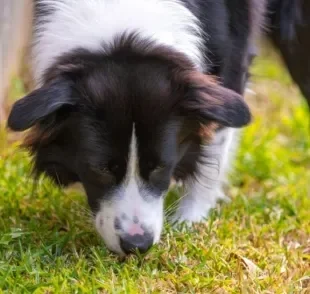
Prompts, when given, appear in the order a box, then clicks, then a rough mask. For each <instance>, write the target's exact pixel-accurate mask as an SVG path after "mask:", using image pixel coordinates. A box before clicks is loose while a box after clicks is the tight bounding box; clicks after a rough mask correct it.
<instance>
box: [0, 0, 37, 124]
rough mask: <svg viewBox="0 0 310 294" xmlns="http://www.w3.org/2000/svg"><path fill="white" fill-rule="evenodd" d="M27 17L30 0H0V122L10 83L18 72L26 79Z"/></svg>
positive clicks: (3, 113) (28, 35)
mask: <svg viewBox="0 0 310 294" xmlns="http://www.w3.org/2000/svg"><path fill="white" fill-rule="evenodd" d="M31 20H32V1H31V0H0V124H3V123H4V120H5V117H6V115H7V106H8V99H9V96H10V93H9V92H10V85H11V83H14V80H15V83H16V79H17V77H21V76H22V78H23V80H24V81H25V83H26V84H27V83H28V82H29V83H30V78H29V76H28V77H27V75H28V69H27V68H25V66H27V62H24V61H25V59H26V58H27V55H28V47H29V46H28V44H29V40H30V32H31ZM16 86H17V87H18V85H16ZM20 86H21V85H20Z"/></svg>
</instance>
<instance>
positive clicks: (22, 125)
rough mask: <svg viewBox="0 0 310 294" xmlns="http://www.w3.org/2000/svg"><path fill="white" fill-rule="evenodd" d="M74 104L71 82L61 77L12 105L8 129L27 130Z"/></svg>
mask: <svg viewBox="0 0 310 294" xmlns="http://www.w3.org/2000/svg"><path fill="white" fill-rule="evenodd" d="M75 104H76V101H75V99H74V97H73V95H72V85H71V81H70V80H69V79H67V78H63V77H59V78H56V79H55V80H53V81H51V82H50V83H48V84H46V85H44V86H42V87H41V88H39V89H37V90H34V91H33V92H31V93H30V94H28V95H27V96H25V97H23V98H22V99H20V100H18V101H17V102H16V103H15V104H14V105H13V107H12V110H11V113H10V115H9V118H8V127H9V128H11V129H12V130H13V131H24V130H27V129H29V128H30V127H32V126H33V125H34V124H35V123H37V122H39V121H41V120H42V119H44V118H46V117H47V116H48V115H51V114H54V113H55V112H56V111H58V110H59V109H60V108H62V107H65V106H73V105H75Z"/></svg>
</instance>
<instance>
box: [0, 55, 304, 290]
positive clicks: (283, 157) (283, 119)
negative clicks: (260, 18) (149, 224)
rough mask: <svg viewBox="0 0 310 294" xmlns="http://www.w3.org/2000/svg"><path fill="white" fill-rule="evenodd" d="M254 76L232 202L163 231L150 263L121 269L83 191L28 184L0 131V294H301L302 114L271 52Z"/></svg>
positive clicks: (23, 159) (23, 166)
mask: <svg viewBox="0 0 310 294" xmlns="http://www.w3.org/2000/svg"><path fill="white" fill-rule="evenodd" d="M252 72H253V78H252V79H253V85H252V89H253V90H254V91H255V92H256V94H255V95H253V94H252V95H248V98H247V99H248V101H249V103H250V105H251V108H252V110H253V114H254V121H253V123H252V124H251V125H250V126H249V127H247V128H246V129H245V130H244V133H243V138H242V142H241V148H240V151H239V153H238V156H237V160H236V163H235V169H234V170H233V172H232V174H231V188H230V189H229V190H228V194H229V195H230V196H231V198H232V201H231V203H226V204H222V205H219V206H218V208H217V209H215V210H214V211H213V212H212V214H211V215H210V217H209V219H208V221H206V222H205V223H204V224H200V225H196V226H194V228H192V230H191V231H189V230H186V229H185V228H183V229H179V230H173V229H171V228H170V227H168V226H166V228H165V231H164V233H163V237H162V241H161V243H160V244H159V245H157V246H155V247H154V248H153V249H152V250H151V251H150V252H149V254H147V255H146V256H139V257H134V256H131V257H129V258H128V259H127V260H125V261H122V260H119V259H118V257H116V256H114V255H113V254H110V253H109V252H108V251H107V250H106V248H105V247H104V245H103V242H102V241H101V240H100V238H99V237H98V236H97V235H96V232H95V230H94V228H93V226H92V221H91V218H90V213H89V210H88V207H87V205H86V201H85V197H84V196H83V193H82V192H80V191H79V190H77V189H69V190H66V191H61V190H59V189H58V188H56V187H54V186H53V185H52V184H51V183H50V182H49V181H48V180H47V179H40V180H39V182H38V183H36V185H34V182H33V181H32V179H31V177H30V165H29V157H28V156H27V154H26V153H25V152H23V151H21V150H20V149H19V148H18V143H14V144H12V143H8V144H7V140H8V139H10V136H11V135H10V136H8V134H5V132H3V131H2V133H1V134H0V293H98V292H99V293H310V184H309V182H310V138H309V133H310V132H309V119H308V117H309V116H308V109H307V106H306V103H305V102H304V100H303V98H302V97H301V95H300V94H299V92H298V90H297V88H296V87H295V86H294V85H293V84H292V82H291V80H290V78H289V76H288V75H287V73H286V71H285V70H284V69H283V68H282V67H281V65H280V63H279V61H278V59H277V58H276V56H275V55H274V54H273V53H270V52H269V51H268V52H267V51H266V52H265V53H264V55H263V57H261V58H259V59H258V60H257V61H256V64H255V66H254V68H253V70H252ZM12 89H13V90H12V93H11V96H12V97H13V98H14V96H16V95H17V93H16V92H18V93H20V92H21V89H22V85H21V83H20V81H15V82H14V83H13V88H12ZM8 146H9V147H8ZM172 194H175V193H172ZM1 289H2V290H1Z"/></svg>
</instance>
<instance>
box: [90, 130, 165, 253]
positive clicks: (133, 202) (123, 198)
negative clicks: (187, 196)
mask: <svg viewBox="0 0 310 294" xmlns="http://www.w3.org/2000/svg"><path fill="white" fill-rule="evenodd" d="M128 158H129V160H128V164H127V173H126V177H125V179H124V181H123V183H122V184H121V186H120V187H119V189H118V190H117V192H116V193H115V195H110V201H102V203H101V208H100V211H99V212H98V214H97V216H96V228H97V230H98V231H99V233H100V235H101V236H102V237H103V239H104V240H105V242H106V245H107V246H108V247H109V248H110V249H111V250H113V251H115V252H117V253H119V254H122V253H123V252H122V250H121V248H120V245H119V236H120V235H121V234H122V233H126V232H129V231H130V229H131V227H132V226H133V224H134V219H135V218H137V219H138V220H139V223H138V224H139V225H143V227H145V228H147V229H148V231H150V232H152V233H153V234H154V243H157V242H158V241H159V239H160V235H161V230H162V226H163V197H158V196H155V197H152V195H149V194H150V193H149V191H147V190H146V189H143V180H142V179H141V177H140V175H139V166H138V146H137V138H136V134H135V129H134V127H133V133H132V137H131V142H130V149H129V157H128ZM145 196H147V197H145ZM116 217H118V218H119V219H120V222H121V227H122V229H123V231H121V230H116V229H115V226H114V221H115V218H116ZM102 222H103V225H101V223H102Z"/></svg>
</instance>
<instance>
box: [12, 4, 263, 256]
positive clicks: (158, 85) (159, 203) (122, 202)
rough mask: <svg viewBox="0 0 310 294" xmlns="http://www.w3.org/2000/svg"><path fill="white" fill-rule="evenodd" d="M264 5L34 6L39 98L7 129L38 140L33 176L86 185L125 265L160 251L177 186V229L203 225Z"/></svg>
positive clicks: (238, 120) (232, 133)
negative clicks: (155, 248) (178, 184)
mask: <svg viewBox="0 0 310 294" xmlns="http://www.w3.org/2000/svg"><path fill="white" fill-rule="evenodd" d="M267 4H268V3H266V2H265V1H262V0H217V1H214V0H133V1H127V0H53V1H51V0H37V1H35V22H34V44H33V51H32V52H33V61H34V77H35V80H36V85H37V87H36V89H35V90H34V91H33V92H31V93H30V94H28V95H27V96H25V97H24V98H22V99H20V100H19V101H17V102H16V103H15V104H14V105H13V108H12V110H11V113H10V116H9V119H8V126H9V127H10V128H11V129H12V130H14V131H24V130H27V129H30V132H29V133H28V135H27V138H26V140H25V145H26V146H27V148H28V149H29V150H30V152H31V154H32V156H33V164H34V171H35V174H36V176H39V175H41V174H45V175H47V176H48V177H50V178H51V179H53V180H54V182H55V183H56V184H58V185H60V186H67V185H69V184H72V183H74V182H81V183H82V184H83V186H84V188H85V191H86V194H87V199H88V203H89V206H90V208H91V210H92V212H93V215H94V222H95V226H96V229H97V231H98V232H99V234H100V235H101V236H102V238H103V240H104V242H105V244H106V245H107V247H108V248H109V249H110V250H111V251H113V252H115V253H117V254H119V255H121V256H123V255H126V254H129V253H131V252H133V251H139V252H141V253H145V252H147V251H148V249H149V248H150V247H151V246H152V245H153V244H155V243H157V242H158V241H159V240H160V235H161V231H162V227H163V221H164V196H165V194H166V192H167V191H168V188H169V185H170V182H171V179H175V180H177V181H182V183H183V190H184V191H183V195H181V196H180V201H179V204H178V208H177V210H176V212H175V214H174V215H173V216H172V217H171V221H172V222H173V223H181V222H187V223H193V222H200V221H203V220H204V218H205V217H207V216H208V213H209V211H210V209H212V208H214V207H215V205H216V203H217V201H218V200H220V199H225V198H226V197H225V194H224V193H223V189H222V184H223V182H224V181H225V175H226V173H227V170H228V169H229V166H230V162H231V159H232V158H233V150H234V149H235V148H236V143H237V138H238V132H239V129H240V128H242V127H244V126H246V125H247V124H249V123H250V121H251V113H250V110H249V108H248V106H247V104H246V102H245V101H244V99H243V93H244V90H245V87H246V82H247V79H248V68H249V66H250V64H251V62H252V60H253V58H254V57H255V55H256V49H255V48H256V47H255V40H256V39H257V37H258V35H259V34H260V32H261V28H262V24H263V22H264V15H265V9H266V5H267Z"/></svg>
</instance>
